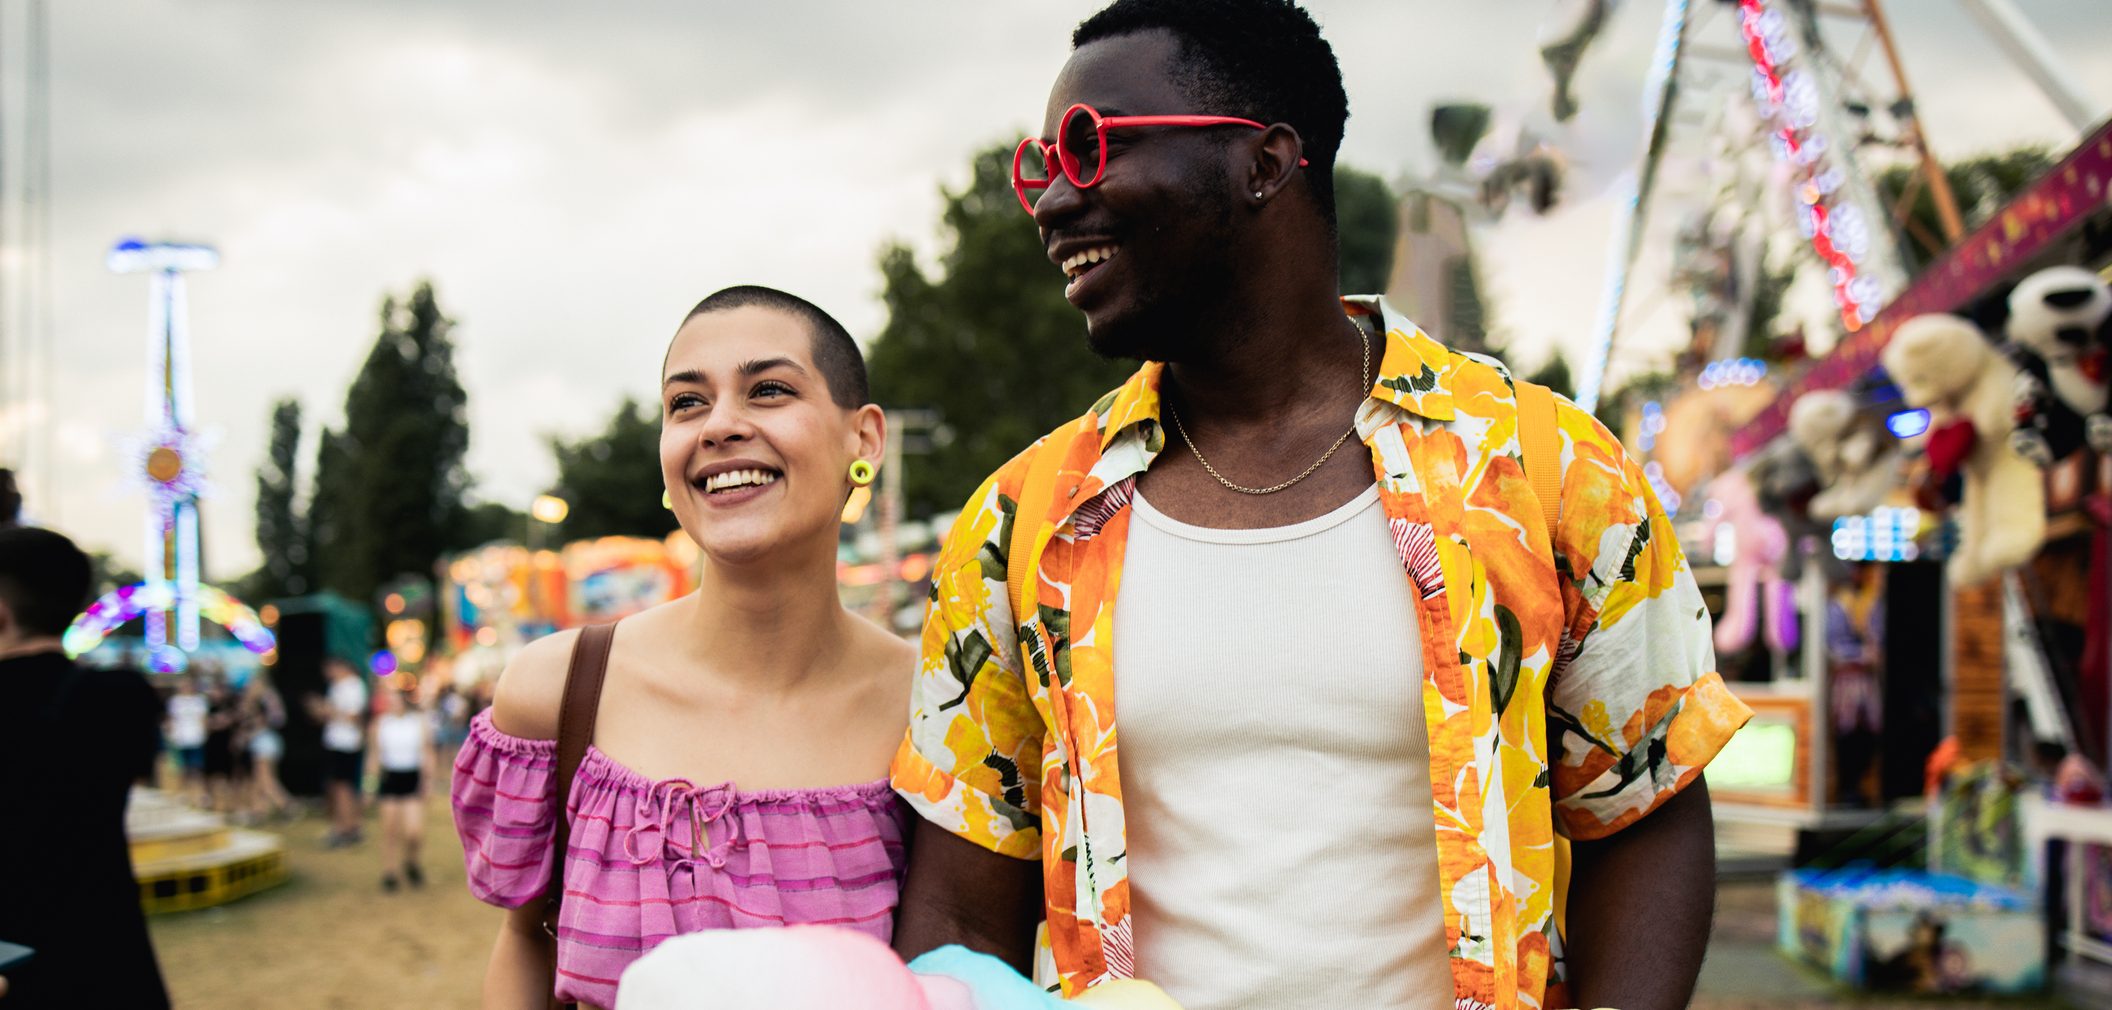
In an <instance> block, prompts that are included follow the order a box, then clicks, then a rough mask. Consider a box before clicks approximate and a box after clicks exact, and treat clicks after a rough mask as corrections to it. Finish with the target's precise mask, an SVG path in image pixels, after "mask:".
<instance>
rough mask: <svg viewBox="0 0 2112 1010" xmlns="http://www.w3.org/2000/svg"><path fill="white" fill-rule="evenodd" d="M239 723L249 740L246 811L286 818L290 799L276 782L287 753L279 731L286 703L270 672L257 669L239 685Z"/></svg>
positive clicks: (289, 809) (291, 800) (279, 783)
mask: <svg viewBox="0 0 2112 1010" xmlns="http://www.w3.org/2000/svg"><path fill="white" fill-rule="evenodd" d="M242 723H243V726H244V727H245V728H246V729H247V730H248V737H249V748H248V750H249V760H250V775H249V797H250V798H249V809H250V811H251V812H252V813H254V814H256V815H257V816H269V817H272V818H283V817H285V816H286V815H287V814H288V813H289V812H290V811H291V810H292V807H293V797H291V796H289V795H287V794H286V786H285V784H284V783H281V782H280V781H279V758H280V757H282V756H284V755H285V753H286V741H285V738H283V737H281V736H280V735H279V730H280V729H281V728H283V727H284V726H285V725H286V703H285V701H284V700H283V699H281V698H280V697H279V692H278V689H277V688H274V687H272V686H271V673H270V671H269V670H265V669H259V670H257V671H256V672H255V673H252V674H250V675H249V683H247V684H244V685H243V686H242Z"/></svg>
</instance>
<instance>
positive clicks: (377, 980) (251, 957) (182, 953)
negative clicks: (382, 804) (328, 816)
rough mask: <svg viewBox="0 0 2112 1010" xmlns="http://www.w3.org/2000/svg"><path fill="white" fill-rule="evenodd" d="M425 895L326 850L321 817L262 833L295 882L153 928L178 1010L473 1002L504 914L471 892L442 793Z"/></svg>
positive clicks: (372, 857) (368, 852)
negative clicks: (269, 835)
mask: <svg viewBox="0 0 2112 1010" xmlns="http://www.w3.org/2000/svg"><path fill="white" fill-rule="evenodd" d="M427 810H428V816H427V819H426V842H425V851H424V854H423V859H422V860H421V862H422V863H423V864H424V867H425V872H426V878H427V879H426V885H425V888H424V889H423V890H417V891H412V890H399V891H397V892H396V893H394V894H385V893H383V892H382V889H381V865H380V862H381V857H380V854H379V853H378V852H377V851H376V847H375V836H376V834H377V832H378V831H379V826H378V824H377V823H376V822H375V820H374V818H373V817H372V816H369V818H368V824H367V840H366V841H365V842H364V843H363V844H361V845H359V846H357V847H353V848H347V849H336V850H329V849H324V848H323V846H322V835H323V831H324V824H323V821H322V820H321V819H320V818H319V817H313V816H311V817H308V818H305V819H303V820H300V821H297V822H294V823H292V824H288V825H281V826H276V827H269V828H266V829H265V830H272V831H275V832H276V833H278V834H279V835H280V837H282V838H284V839H285V841H286V849H287V863H288V865H289V867H290V870H291V874H290V879H289V880H288V881H287V882H286V883H285V884H282V885H280V886H278V887H276V888H273V889H271V890H269V891H265V892H263V893H261V894H255V895H251V896H250V897H247V898H244V899H242V900H240V901H237V902H234V903H233V904H229V905H223V906H220V907H218V908H209V909H203V910H200V911H195V912H178V913H174V914H170V915H158V916H154V917H152V918H150V919H149V920H148V924H149V928H150V929H151V931H152V932H153V935H154V951H155V954H156V955H157V956H158V957H159V958H160V959H161V970H162V974H163V976H164V978H166V980H167V982H168V986H169V996H170V998H171V1000H172V1002H173V1003H174V1004H175V1006H176V1007H178V1008H179V1010H188V1008H206V1007H210V1008H215V1010H251V1008H255V1010H266V1008H270V1010H278V1008H285V1007H315V1008H318V1010H326V1008H327V1010H339V1008H343V1010H366V1008H372V1007H420V1008H428V1007H429V1008H433V1010H446V1008H453V1007H463V1008H473V1007H475V1006H477V989H478V986H479V984H480V983H481V982H482V980H483V978H484V961H485V958H486V957H487V956H488V955H489V954H490V953H491V943H492V938H493V937H494V936H496V935H497V933H498V928H499V919H500V917H501V914H502V913H500V912H499V910H497V909H494V908H491V907H489V906H487V905H484V904H482V903H480V902H478V901H477V900H476V899H474V898H472V897H470V896H469V891H468V890H467V889H466V887H465V886H464V884H463V877H462V850H461V847H460V846H459V845H458V844H457V843H456V842H455V834H454V826H453V823H452V822H451V821H450V820H449V811H448V805H447V797H446V796H444V795H432V796H429V797H428V799H427Z"/></svg>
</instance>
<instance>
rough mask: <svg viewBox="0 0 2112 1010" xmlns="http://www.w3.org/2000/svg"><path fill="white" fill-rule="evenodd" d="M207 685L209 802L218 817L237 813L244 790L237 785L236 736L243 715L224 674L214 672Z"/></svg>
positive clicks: (206, 756)
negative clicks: (218, 814)
mask: <svg viewBox="0 0 2112 1010" xmlns="http://www.w3.org/2000/svg"><path fill="white" fill-rule="evenodd" d="M205 683H206V688H205V701H206V714H205V747H204V751H205V802H206V806H207V807H208V808H209V809H211V810H213V811H216V812H218V813H223V814H231V813H237V812H239V811H240V807H241V803H240V800H241V794H242V790H241V789H239V788H238V787H237V785H236V781H235V734H236V732H237V731H238V730H239V729H240V723H241V713H240V712H239V711H238V710H237V699H236V698H235V693H234V691H233V690H231V689H230V688H229V687H228V686H227V677H226V676H225V675H224V674H222V673H221V672H220V671H218V670H214V671H211V672H210V673H208V674H207V676H206V679H205Z"/></svg>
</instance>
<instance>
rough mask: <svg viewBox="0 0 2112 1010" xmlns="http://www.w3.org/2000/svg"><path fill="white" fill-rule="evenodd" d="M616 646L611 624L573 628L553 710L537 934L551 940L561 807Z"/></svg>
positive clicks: (560, 883) (558, 885)
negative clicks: (545, 869) (553, 771)
mask: <svg viewBox="0 0 2112 1010" xmlns="http://www.w3.org/2000/svg"><path fill="white" fill-rule="evenodd" d="M615 642H616V625H614V624H589V625H587V626H586V627H584V628H581V629H579V639H578V640H577V641H575V642H573V643H572V666H571V668H570V669H569V670H567V671H565V700H564V703H563V705H562V706H561V707H560V708H559V709H558V710H557V777H556V779H555V781H553V782H551V783H550V787H551V789H553V790H554V791H555V794H556V795H555V797H554V799H555V802H556V817H557V830H556V831H555V832H554V833H553V834H554V838H553V839H552V842H551V845H552V848H553V849H554V850H555V852H554V854H553V859H552V862H551V864H550V890H549V898H548V901H547V902H546V904H545V906H544V910H543V930H544V931H545V932H547V933H549V934H550V935H551V936H553V937H555V936H556V935H557V910H558V907H559V906H561V905H563V904H564V902H565V853H566V851H567V849H568V848H569V846H570V845H571V842H572V820H571V818H569V817H567V816H566V815H565V805H566V804H567V803H569V802H570V801H571V799H572V777H573V776H574V775H576V774H578V773H579V763H580V762H581V761H583V760H585V759H586V756H587V745H588V744H591V743H593V742H594V718H595V716H596V715H597V714H599V712H600V710H601V682H602V680H603V678H605V677H606V676H607V675H608V672H609V649H610V647H611V646H612V645H614V644H615Z"/></svg>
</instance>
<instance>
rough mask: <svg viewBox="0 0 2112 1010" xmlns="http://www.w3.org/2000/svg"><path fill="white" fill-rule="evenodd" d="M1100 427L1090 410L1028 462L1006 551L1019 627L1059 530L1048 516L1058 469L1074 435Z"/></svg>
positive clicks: (1010, 598)
mask: <svg viewBox="0 0 2112 1010" xmlns="http://www.w3.org/2000/svg"><path fill="white" fill-rule="evenodd" d="M1098 430H1099V421H1098V419H1097V418H1096V417H1095V416H1094V415H1092V414H1087V415H1085V416H1084V417H1081V418H1079V419H1078V420H1077V421H1074V422H1072V423H1070V424H1067V425H1064V426H1063V427H1061V428H1058V429H1056V430H1055V431H1054V432H1051V433H1050V434H1049V437H1048V438H1045V439H1043V440H1042V443H1041V444H1040V445H1039V446H1036V447H1035V449H1034V457H1033V458H1032V459H1031V460H1029V461H1028V462H1027V481H1026V485H1025V486H1024V487H1022V488H1021V489H1020V492H1019V499H1018V500H1017V501H1015V502H1014V503H1013V505H1012V542H1011V544H1009V545H1008V547H1009V548H1010V549H1009V550H1008V551H1007V552H1006V554H1005V599H1006V600H1007V601H1008V602H1010V603H1011V604H1012V625H1013V627H1015V628H1016V627H1018V626H1019V625H1022V624H1025V623H1026V621H1027V617H1026V610H1027V590H1028V588H1029V587H1030V586H1031V585H1033V581H1034V570H1035V569H1036V568H1039V567H1040V566H1041V549H1042V548H1043V547H1044V546H1047V544H1048V542H1049V536H1050V534H1052V533H1054V532H1055V529H1054V527H1051V526H1048V525H1047V520H1048V515H1049V506H1050V505H1051V504H1053V503H1054V502H1055V501H1056V470H1057V468H1058V467H1061V466H1062V465H1063V461H1064V460H1065V459H1066V458H1067V457H1069V456H1070V454H1071V443H1072V441H1073V440H1074V439H1076V438H1077V437H1078V436H1079V435H1080V434H1083V433H1085V432H1088V431H1092V432H1097V431H1098Z"/></svg>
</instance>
